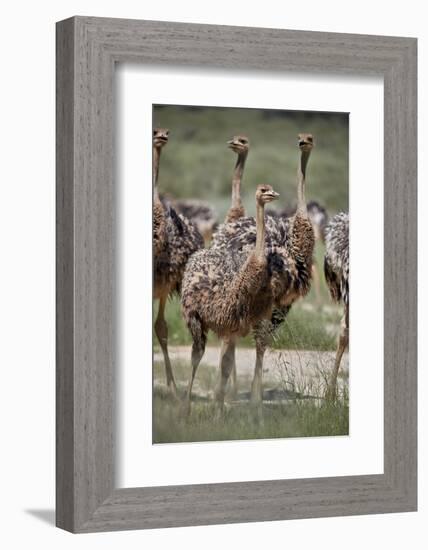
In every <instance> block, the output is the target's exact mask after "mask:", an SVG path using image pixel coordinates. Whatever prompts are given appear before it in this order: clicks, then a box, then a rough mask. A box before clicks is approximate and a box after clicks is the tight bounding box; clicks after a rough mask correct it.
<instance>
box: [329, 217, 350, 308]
mask: <svg viewBox="0 0 428 550" xmlns="http://www.w3.org/2000/svg"><path fill="white" fill-rule="evenodd" d="M325 246H326V251H325V257H324V273H325V279H326V281H327V285H328V288H329V291H330V294H331V297H332V298H333V300H334V301H335V302H341V303H343V304H345V305H347V304H349V215H348V214H345V213H344V212H341V213H339V214H336V216H334V217H333V218H332V219H331V221H330V223H329V224H328V225H327V228H326V239H325Z"/></svg>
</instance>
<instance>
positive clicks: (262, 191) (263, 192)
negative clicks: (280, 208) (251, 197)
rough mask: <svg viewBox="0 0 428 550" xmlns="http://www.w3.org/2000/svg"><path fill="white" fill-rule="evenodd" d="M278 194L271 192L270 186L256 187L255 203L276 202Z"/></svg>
mask: <svg viewBox="0 0 428 550" xmlns="http://www.w3.org/2000/svg"><path fill="white" fill-rule="evenodd" d="M278 197H279V193H277V192H276V191H274V190H273V187H272V186H271V185H266V184H262V185H258V186H257V190H256V202H257V203H258V204H266V203H268V202H272V201H275V200H277V198H278Z"/></svg>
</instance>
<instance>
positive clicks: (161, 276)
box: [153, 203, 204, 298]
mask: <svg viewBox="0 0 428 550" xmlns="http://www.w3.org/2000/svg"><path fill="white" fill-rule="evenodd" d="M156 206H157V205H155V211H154V213H153V216H154V227H156V225H157V222H156V218H155V216H156V215H157V211H158V210H159V208H156ZM162 213H163V219H162V222H161V223H160V224H159V226H160V227H161V228H162V237H163V238H162V240H160V239H157V238H155V237H154V246H155V251H154V293H155V298H159V296H160V295H161V294H162V293H164V292H166V291H167V292H168V294H170V293H171V292H180V289H181V281H182V279H183V274H184V269H185V267H186V264H187V261H188V260H189V258H190V257H191V255H192V254H193V253H194V252H196V251H197V250H199V249H200V248H202V247H203V245H204V242H203V239H202V236H201V234H200V233H199V231H198V230H197V229H196V227H195V226H194V225H193V224H192V223H191V222H190V221H189V220H188V219H186V218H185V217H184V216H182V215H181V214H177V212H176V211H175V209H174V208H172V207H171V206H169V205H168V204H166V203H164V204H163V205H162Z"/></svg>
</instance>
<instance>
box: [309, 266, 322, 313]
mask: <svg viewBox="0 0 428 550" xmlns="http://www.w3.org/2000/svg"><path fill="white" fill-rule="evenodd" d="M311 273H312V282H313V287H314V290H315V300H316V303H317V306H318V307H320V306H321V285H320V275H319V270H318V264H317V263H316V260H315V261H314V262H313V264H312V270H311Z"/></svg>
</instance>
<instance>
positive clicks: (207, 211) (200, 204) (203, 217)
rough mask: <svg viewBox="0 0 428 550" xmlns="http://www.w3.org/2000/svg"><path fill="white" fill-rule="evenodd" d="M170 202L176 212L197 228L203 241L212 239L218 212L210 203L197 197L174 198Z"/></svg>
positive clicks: (216, 224)
mask: <svg viewBox="0 0 428 550" xmlns="http://www.w3.org/2000/svg"><path fill="white" fill-rule="evenodd" d="M171 204H172V206H173V208H174V209H175V211H176V212H177V213H178V214H181V215H182V216H184V218H186V219H187V220H189V221H190V222H191V223H192V224H193V225H194V226H195V227H196V228H197V230H198V231H199V233H200V234H201V235H202V237H203V238H204V241H205V242H209V241H210V240H211V239H212V235H213V233H214V231H215V230H216V229H217V226H218V214H217V212H216V211H215V209H214V208H213V207H212V206H211V205H209V204H208V203H207V202H206V201H201V200H197V199H176V200H174V201H171Z"/></svg>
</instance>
